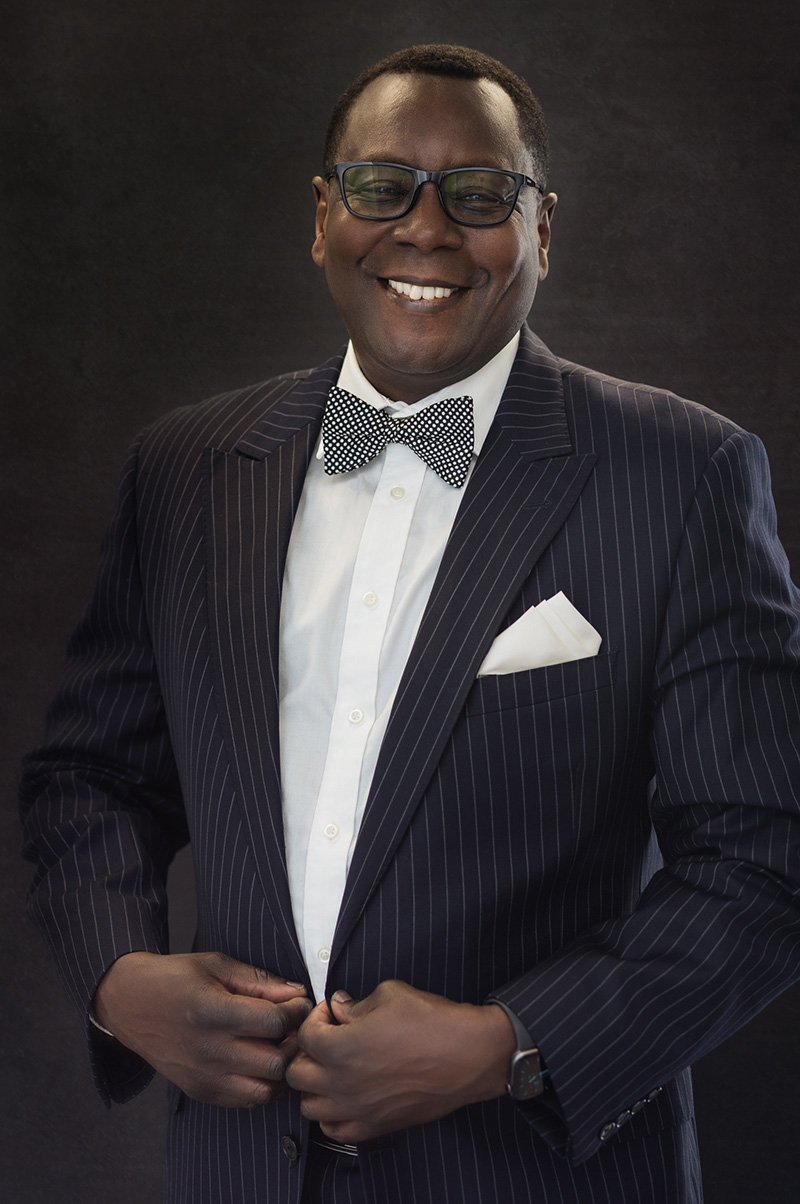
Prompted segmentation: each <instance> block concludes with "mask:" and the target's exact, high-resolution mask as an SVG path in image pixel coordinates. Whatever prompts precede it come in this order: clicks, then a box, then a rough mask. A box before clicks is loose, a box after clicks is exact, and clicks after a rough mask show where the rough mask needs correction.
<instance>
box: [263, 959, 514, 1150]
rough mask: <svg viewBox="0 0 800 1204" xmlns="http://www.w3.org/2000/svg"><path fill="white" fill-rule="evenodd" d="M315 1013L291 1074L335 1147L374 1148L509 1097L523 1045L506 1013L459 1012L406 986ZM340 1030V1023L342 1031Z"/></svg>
mask: <svg viewBox="0 0 800 1204" xmlns="http://www.w3.org/2000/svg"><path fill="white" fill-rule="evenodd" d="M331 1004H332V1008H333V1016H331V1012H330V1011H329V1010H328V1006H327V1004H326V1003H320V1004H319V1005H318V1006H317V1007H315V1008H314V1010H313V1012H311V1014H310V1015H309V1017H308V1019H307V1020H306V1021H305V1022H304V1023H303V1025H302V1027H301V1028H300V1031H299V1033H298V1036H297V1043H298V1045H299V1047H300V1052H299V1053H298V1054H297V1056H296V1057H295V1059H294V1060H293V1062H292V1064H291V1066H290V1067H289V1069H288V1071H287V1073H286V1081H287V1083H288V1084H289V1086H290V1087H296V1088H297V1089H298V1090H300V1091H302V1092H303V1103H302V1110H303V1114H304V1115H305V1116H307V1117H308V1118H309V1119H310V1120H316V1121H319V1123H320V1125H321V1126H322V1130H323V1132H324V1133H326V1134H327V1135H328V1136H329V1137H331V1138H333V1139H334V1140H336V1141H345V1142H358V1141H368V1140H369V1139H370V1138H372V1137H380V1136H381V1135H382V1134H384V1133H391V1132H393V1131H394V1130H395V1129H405V1128H407V1127H408V1126H409V1125H418V1124H422V1123H423V1122H425V1121H429V1120H436V1119H438V1118H439V1117H440V1116H445V1115H447V1113H448V1112H453V1111H454V1110H455V1109H456V1108H460V1107H461V1106H462V1105H464V1104H471V1103H475V1102H477V1101H478V1100H485V1099H494V1097H495V1096H498V1095H504V1094H505V1089H506V1081H507V1077H508V1068H509V1066H510V1064H511V1057H512V1054H513V1053H514V1050H515V1049H516V1040H515V1038H514V1033H513V1030H512V1028H511V1024H510V1023H509V1021H508V1018H507V1017H506V1015H505V1013H504V1012H503V1010H502V1008H499V1007H495V1006H494V1005H493V1004H490V1005H488V1006H486V1007H476V1006H474V1005H473V1004H469V1003H453V1002H452V1001H451V1000H449V999H445V998H443V996H441V995H430V994H428V993H427V992H426V991H418V990H416V988H414V987H410V986H408V984H407V983H403V982H382V983H380V985H379V986H378V987H377V988H376V989H375V990H374V991H373V992H372V994H371V995H369V996H368V997H367V998H366V999H362V1000H360V1001H356V1000H353V999H351V998H350V996H349V995H348V994H347V993H346V992H344V991H337V992H336V993H335V994H334V995H333V997H332V1000H331ZM336 1021H338V1022H339V1023H338V1024H337V1023H336Z"/></svg>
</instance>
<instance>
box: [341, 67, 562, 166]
mask: <svg viewBox="0 0 800 1204" xmlns="http://www.w3.org/2000/svg"><path fill="white" fill-rule="evenodd" d="M381 75H445V76H452V77H455V78H460V79H488V80H491V81H492V82H493V83H495V84H499V85H500V87H501V88H502V89H503V91H504V92H506V93H507V94H508V95H509V96H510V97H511V100H512V101H513V102H514V107H515V109H516V110H517V119H518V121H519V129H520V136H521V138H522V140H523V142H524V143H525V145H526V147H527V148H528V150H529V151H530V152H531V156H532V158H533V173H534V177H535V179H536V182H537V183H538V184H540V185H541V187H542V188H543V189H545V190H546V188H547V173H548V170H549V158H550V153H549V143H548V137H547V126H546V124H545V120H544V114H543V113H542V108H541V105H540V104H539V101H538V100H537V99H536V97H535V96H534V94H533V92H531V90H530V88H529V87H528V85H527V84H526V83H525V81H524V80H523V79H520V77H519V76H518V75H515V74H514V72H513V71H510V70H509V68H508V67H504V66H503V64H502V63H501V62H499V60H498V59H493V58H491V56H490V55H488V54H482V53H481V52H480V51H479V50H470V48H469V47H467V46H448V45H439V44H433V45H428V46H408V47H407V48H406V49H405V50H397V51H395V53H394V54H390V55H388V57H387V58H385V59H381V60H380V62H378V63H373V65H372V66H371V67H367V69H366V70H365V71H362V72H361V74H360V75H359V76H358V77H357V78H356V79H354V80H353V82H352V83H351V84H350V85H349V86H348V87H347V88H345V90H344V92H343V93H342V95H341V96H340V97H339V99H338V100H337V102H336V105H335V106H334V109H333V112H332V113H331V119H330V121H329V123H328V130H327V133H326V135H325V151H324V155H323V174H324V175H325V178H326V179H327V178H328V177H329V176H330V175H331V174H332V173H333V167H334V164H335V163H336V159H337V154H338V150H339V143H340V141H341V138H342V134H343V133H344V127H345V125H346V123H347V118H348V117H349V115H350V110H351V109H352V107H353V105H354V103H355V101H356V100H357V99H358V97H359V96H360V95H361V93H362V92H363V91H364V89H365V88H366V87H367V85H368V84H371V83H372V81H373V80H374V79H377V78H378V77H379V76H381Z"/></svg>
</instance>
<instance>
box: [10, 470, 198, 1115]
mask: <svg viewBox="0 0 800 1204" xmlns="http://www.w3.org/2000/svg"><path fill="white" fill-rule="evenodd" d="M136 468H137V450H136V448H134V449H133V451H132V452H131V454H130V456H129V458H128V461H127V463H126V466H125V470H124V473H123V477H122V482H121V485H120V490H119V495H118V499H117V506H116V510H115V513H114V516H113V519H112V522H111V524H110V527H109V529H108V531H107V533H106V536H105V540H104V544H103V551H102V557H101V564H100V571H99V576H98V581H97V585H96V589H95V592H94V596H93V598H92V600H91V602H90V604H89V607H88V609H87V611H86V613H85V614H84V616H83V618H82V619H81V621H80V623H79V625H78V627H77V629H76V631H75V634H74V635H73V637H72V640H71V643H70V646H69V649H68V653H67V662H66V667H65V671H64V675H63V679H62V682H61V685H60V688H59V691H58V693H57V695H56V697H55V699H54V701H53V704H52V706H51V708H50V711H49V714H48V721H47V730H46V735H45V740H44V743H43V745H42V746H41V747H40V748H38V749H36V750H35V751H34V752H33V753H31V754H30V755H29V757H28V758H27V759H26V766H25V774H24V779H23V784H22V794H21V813H22V822H23V832H24V852H25V856H26V857H28V858H29V859H31V860H32V861H35V862H36V872H35V876H34V880H33V883H32V886H31V891H30V909H31V912H32V914H33V916H34V918H35V920H36V921H37V922H38V924H39V926H40V928H41V929H42V931H43V933H44V935H45V938H46V940H47V942H48V944H49V946H50V948H51V950H52V952H53V955H54V957H55V960H56V962H57V965H58V968H59V971H60V973H61V976H62V977H63V979H64V981H65V983H66V985H67V987H68V989H69V992H70V994H71V996H72V999H73V1001H74V1002H75V1004H76V1005H77V1007H78V1008H79V1010H80V1011H81V1012H82V1014H83V1015H84V1017H85V1018H86V1021H87V1034H88V1036H89V1039H90V1047H91V1052H92V1059H93V1068H94V1072H95V1077H96V1081H97V1084H98V1087H99V1089H100V1091H101V1093H102V1094H103V1095H104V1097H105V1098H106V1101H107V1102H108V1101H109V1100H111V1099H115V1100H123V1099H126V1098H128V1097H130V1096H131V1095H133V1094H135V1093H136V1092H137V1091H138V1090H141V1088H142V1087H143V1086H145V1084H146V1083H147V1082H148V1081H149V1079H150V1077H151V1076H152V1073H153V1072H152V1070H151V1069H150V1068H149V1067H148V1066H146V1064H145V1063H144V1062H142V1061H141V1060H140V1059H139V1058H138V1057H136V1056H135V1055H134V1054H132V1053H131V1052H130V1051H128V1050H126V1049H125V1048H124V1047H123V1046H121V1045H120V1044H119V1043H118V1042H116V1041H112V1040H110V1039H109V1038H108V1037H105V1036H103V1034H102V1033H100V1032H98V1031H97V1030H96V1029H95V1028H94V1027H93V1026H92V1025H91V1024H89V1023H88V1015H89V1010H90V1007H91V1002H92V999H93V996H94V992H95V989H96V987H97V984H98V983H99V981H100V979H101V978H102V976H103V974H104V973H105V972H106V970H107V969H108V968H109V966H110V965H111V964H112V963H113V962H114V961H115V960H116V959H117V958H118V957H120V956H121V955H122V954H124V953H129V952H132V951H134V950H148V951H151V952H162V953H163V952H168V939H167V903H166V890H165V884H166V874H167V868H168V866H169V863H170V861H171V860H172V858H173V856H174V855H175V853H176V852H177V850H178V849H179V848H180V847H181V845H183V844H185V843H186V841H187V839H188V834H187V830H186V818H185V814H184V809H183V804H182V801H181V793H180V786H179V783H178V779H177V773H176V769H175V764H174V760H173V756H172V751H171V747H170V740H169V734H168V731H167V727H166V721H165V714H164V707H163V703H162V699H161V693H160V690H159V682H158V674H157V670H156V665H155V662H154V657H153V651H152V646H151V641H150V633H149V630H148V624H147V619H146V615H145V606H144V600H143V594H142V587H141V580H140V575H139V562H138V553H137V538H136Z"/></svg>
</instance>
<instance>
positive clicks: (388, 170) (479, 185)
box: [328, 162, 544, 226]
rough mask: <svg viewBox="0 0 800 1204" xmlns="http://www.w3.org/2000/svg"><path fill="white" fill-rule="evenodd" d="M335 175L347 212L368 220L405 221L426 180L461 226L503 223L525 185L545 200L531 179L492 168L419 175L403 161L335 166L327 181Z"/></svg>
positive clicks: (431, 172)
mask: <svg viewBox="0 0 800 1204" xmlns="http://www.w3.org/2000/svg"><path fill="white" fill-rule="evenodd" d="M334 173H335V174H336V176H337V177H338V180H339V189H340V191H341V194H342V200H343V201H344V203H345V206H346V207H347V209H348V210H349V211H350V213H352V214H353V216H354V217H363V218H366V219H367V221H370V222H388V221H392V220H394V219H396V218H399V217H403V216H404V215H405V214H406V213H408V211H409V209H410V208H411V207H412V205H413V204H414V202H415V201H416V199H417V193H418V192H419V190H420V188H421V187H422V185H423V184H426V183H427V182H428V181H430V182H431V183H432V184H435V185H436V190H437V192H438V193H439V200H440V201H441V203H442V208H443V209H444V211H445V213H446V214H447V216H448V217H449V218H450V219H451V220H452V221H454V222H458V223H459V225H461V226H499V225H500V224H501V223H502V222H505V221H507V220H508V219H509V218H510V217H511V214H512V213H513V211H514V206H515V205H516V203H517V197H518V196H519V193H520V189H521V188H522V185H523V184H528V185H529V186H530V187H531V188H535V189H536V190H537V192H540V193H541V194H542V196H544V189H543V188H541V187H540V185H539V184H537V183H536V181H535V180H532V179H531V178H530V176H525V175H522V174H521V172H518V171H498V170H497V169H496V168H494V167H456V168H453V169H452V170H449V171H420V170H419V168H417V167H405V166H403V164H402V163H375V162H368V163H337V164H336V165H335V167H334V169H333V171H332V172H331V173H330V175H329V176H328V179H329V180H330V179H332V178H333V175H334Z"/></svg>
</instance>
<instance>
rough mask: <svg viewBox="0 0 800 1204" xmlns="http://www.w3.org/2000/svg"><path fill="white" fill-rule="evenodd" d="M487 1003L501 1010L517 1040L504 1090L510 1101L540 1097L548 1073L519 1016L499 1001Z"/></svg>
mask: <svg viewBox="0 0 800 1204" xmlns="http://www.w3.org/2000/svg"><path fill="white" fill-rule="evenodd" d="M488 1002H489V1003H494V1004H496V1005H497V1006H498V1007H500V1008H502V1009H503V1011H504V1012H505V1014H506V1015H507V1016H508V1019H509V1020H510V1022H511V1027H512V1028H513V1029H514V1036H515V1037H516V1038H517V1049H516V1052H515V1053H514V1055H513V1056H512V1058H511V1066H510V1068H509V1072H508V1082H507V1083H506V1090H507V1091H508V1094H509V1095H510V1096H511V1097H512V1099H516V1100H521V1101H523V1100H530V1099H535V1098H536V1096H537V1095H541V1094H542V1092H543V1091H545V1090H546V1088H547V1085H548V1083H547V1080H548V1077H549V1071H548V1070H547V1068H546V1067H545V1065H544V1062H543V1060H542V1056H541V1054H540V1053H539V1050H538V1049H537V1048H536V1046H535V1045H534V1044H533V1042H532V1040H531V1035H530V1033H529V1032H528V1030H527V1029H526V1027H525V1025H524V1024H523V1023H522V1021H521V1020H520V1018H519V1016H517V1015H516V1013H514V1012H512V1010H511V1008H510V1007H508V1006H507V1005H506V1004H505V1003H502V1002H501V1001H500V1000H499V999H490V1000H489V1001H488Z"/></svg>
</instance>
